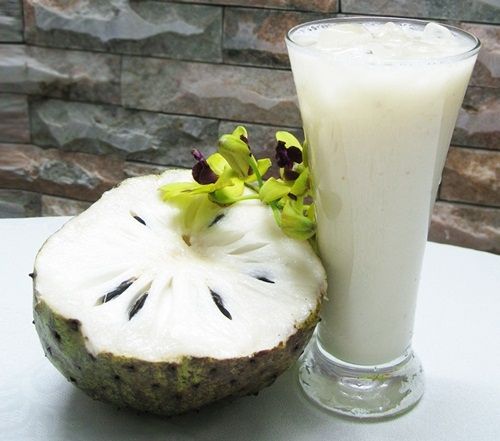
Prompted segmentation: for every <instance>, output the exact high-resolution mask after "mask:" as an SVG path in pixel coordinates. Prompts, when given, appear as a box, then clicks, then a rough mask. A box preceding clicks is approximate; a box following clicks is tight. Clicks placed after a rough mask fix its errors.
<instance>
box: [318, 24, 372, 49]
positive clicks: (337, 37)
mask: <svg viewBox="0 0 500 441" xmlns="http://www.w3.org/2000/svg"><path fill="white" fill-rule="evenodd" d="M371 39H372V35H371V34H370V32H369V31H368V30H367V29H365V28H364V27H363V26H360V25H359V24H340V25H335V26H330V27H328V28H326V29H323V30H322V31H321V32H320V33H319V36H318V44H317V46H318V47H319V48H321V49H339V48H347V47H351V46H354V45H360V44H363V43H365V42H367V41H369V40H371Z"/></svg>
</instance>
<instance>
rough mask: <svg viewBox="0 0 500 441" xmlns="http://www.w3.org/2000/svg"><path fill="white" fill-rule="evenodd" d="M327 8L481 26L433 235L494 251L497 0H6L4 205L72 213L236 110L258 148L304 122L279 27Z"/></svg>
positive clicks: (1, 146)
mask: <svg viewBox="0 0 500 441" xmlns="http://www.w3.org/2000/svg"><path fill="white" fill-rule="evenodd" d="M338 13H341V14H344V15H345V14H347V15H349V14H372V15H396V16H407V17H421V18H432V19H439V20H446V21H449V22H452V23H454V24H457V25H458V26H461V27H463V28H464V29H466V30H469V31H471V32H473V33H475V34H476V35H477V36H479V38H480V39H481V40H482V42H483V49H482V51H481V53H480V55H479V61H478V64H477V66H476V69H475V71H474V75H473V78H472V81H471V86H470V87H469V90H468V92H467V96H466V99H465V102H464V105H463V108H462V110H461V112H460V116H459V119H458V123H457V128H456V130H455V134H454V137H453V141H452V148H451V149H450V153H449V156H448V160H447V163H446V168H445V171H444V176H443V182H442V186H441V189H440V194H439V201H438V203H437V204H436V208H435V212H434V216H433V222H432V228H431V234H430V237H431V238H432V239H433V240H437V241H442V242H449V243H454V244H459V245H464V246H468V247H473V248H478V249H483V250H488V251H493V252H496V253H500V186H499V178H500V176H499V175H500V142H499V138H500V122H499V120H500V4H499V2H498V0H421V1H413V0H341V1H340V0H269V1H265V0H246V1H244V0H200V1H196V0H185V1H177V2H168V1H163V0H158V1H148V0H141V1H133V0H130V1H128V0H113V1H111V0H108V1H105V0H102V1H98V0H72V1H67V0H24V1H21V0H3V1H1V2H0V216H3V217H15V216H38V215H61V214H74V213H78V212H80V211H81V210H83V209H85V208H86V207H87V206H88V205H89V203H90V202H91V201H94V200H95V199H96V198H98V197H99V195H100V194H101V193H102V192H103V191H104V190H106V189H108V188H110V187H111V186H113V185H115V184H116V183H117V182H119V181H120V180H122V179H124V178H126V177H129V176H136V175H140V174H144V173H150V172H155V171H158V170H162V169H163V168H164V167H165V166H187V165H190V164H191V158H190V154H189V152H190V150H191V148H193V147H195V146H196V147H199V148H202V149H204V150H206V151H211V150H213V144H214V143H215V141H216V139H217V136H218V134H219V133H221V132H225V131H227V130H229V129H230V128H231V127H232V125H233V124H234V121H238V122H244V123H245V124H246V125H247V126H249V128H250V130H251V134H252V140H253V145H255V146H259V147H260V149H261V150H263V151H264V150H266V149H268V150H269V149H270V148H271V147H272V135H273V132H274V131H275V130H276V129H277V128H278V127H288V128H290V129H293V130H296V131H298V130H299V126H300V118H299V113H298V110H297V104H296V98H295V92H294V87H293V82H292V78H291V74H290V71H289V65H288V59H287V56H286V51H285V47H284V43H283V36H284V33H285V31H286V30H287V29H288V28H290V27H291V26H293V25H295V24H297V23H300V22H304V21H308V20H312V19H316V18H323V17H328V16H334V15H336V14H338Z"/></svg>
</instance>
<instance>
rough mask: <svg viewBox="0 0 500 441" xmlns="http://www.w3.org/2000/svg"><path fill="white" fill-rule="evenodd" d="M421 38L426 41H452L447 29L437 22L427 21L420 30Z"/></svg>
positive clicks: (434, 42) (438, 42)
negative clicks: (421, 30)
mask: <svg viewBox="0 0 500 441" xmlns="http://www.w3.org/2000/svg"><path fill="white" fill-rule="evenodd" d="M422 40H423V41H425V42H427V43H433V44H443V43H450V42H452V41H454V37H453V34H452V33H451V32H450V31H449V29H447V28H445V27H444V26H441V25H439V24H437V23H428V24H427V25H425V28H424V30H423V32H422Z"/></svg>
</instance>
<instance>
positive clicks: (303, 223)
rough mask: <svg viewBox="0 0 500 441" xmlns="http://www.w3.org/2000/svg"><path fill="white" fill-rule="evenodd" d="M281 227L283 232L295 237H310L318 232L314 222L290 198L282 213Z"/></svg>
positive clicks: (302, 238)
mask: <svg viewBox="0 0 500 441" xmlns="http://www.w3.org/2000/svg"><path fill="white" fill-rule="evenodd" d="M281 228H282V229H283V232H284V233H285V234H286V235H287V236H289V237H293V238H294V239H300V240H306V239H310V238H311V237H313V236H314V234H315V233H316V228H315V224H314V222H313V221H312V220H311V219H309V218H308V217H306V216H304V214H303V213H302V212H301V210H297V209H296V207H295V206H294V203H293V201H291V200H288V201H287V202H286V203H285V206H284V207H283V212H282V213H281Z"/></svg>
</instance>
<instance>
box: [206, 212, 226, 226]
mask: <svg viewBox="0 0 500 441" xmlns="http://www.w3.org/2000/svg"><path fill="white" fill-rule="evenodd" d="M224 216H225V214H223V213H220V214H218V215H217V216H215V218H214V220H213V221H212V222H210V224H209V225H208V227H209V228H210V227H213V226H214V225H215V224H216V223H217V222H219V221H220V220H222V218H223V217H224Z"/></svg>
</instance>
